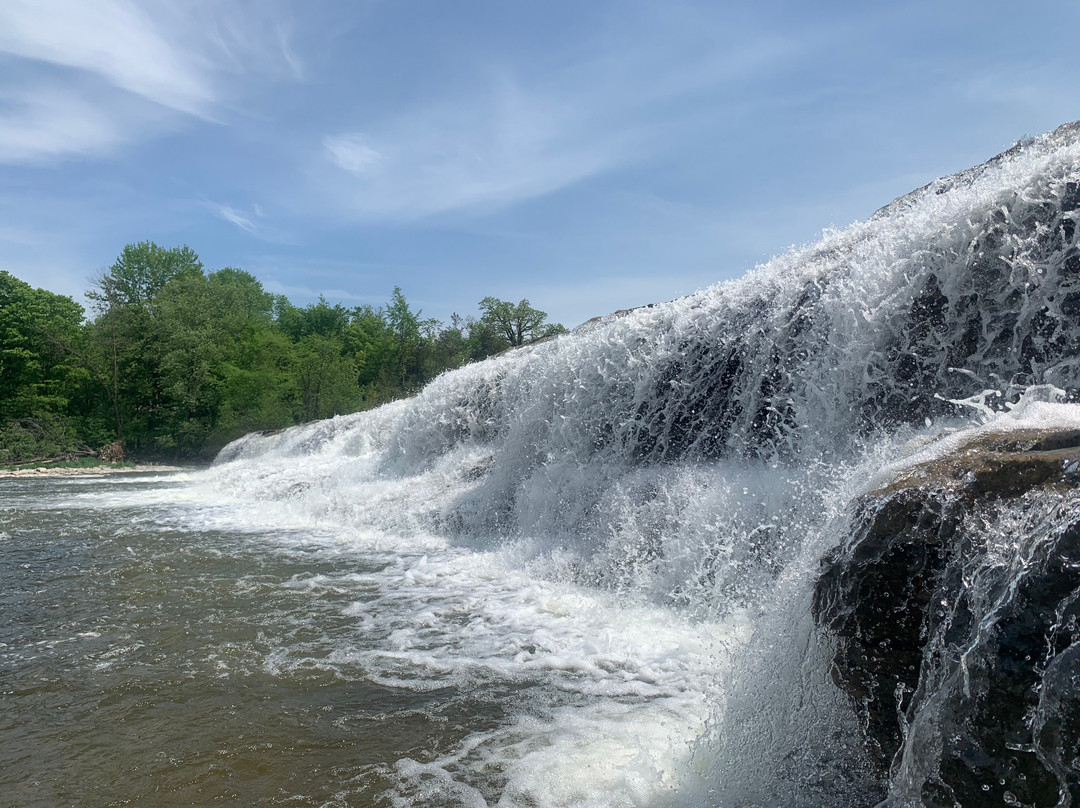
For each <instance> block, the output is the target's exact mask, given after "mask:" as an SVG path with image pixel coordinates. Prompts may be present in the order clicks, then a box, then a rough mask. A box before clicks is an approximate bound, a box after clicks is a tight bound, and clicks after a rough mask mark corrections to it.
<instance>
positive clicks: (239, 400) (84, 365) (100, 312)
mask: <svg viewBox="0 0 1080 808" xmlns="http://www.w3.org/2000/svg"><path fill="white" fill-rule="evenodd" d="M86 298H87V299H88V300H89V301H90V311H89V313H87V312H86V311H85V310H84V308H83V307H82V306H81V305H79V304H78V303H76V302H75V301H74V300H73V299H72V298H71V297H67V296H64V295H58V294H54V293H52V292H49V291H47V290H45V289H36V288H34V287H32V286H30V285H29V284H27V283H25V282H23V281H21V280H19V279H18V278H16V277H14V276H13V275H11V274H10V273H8V272H6V271H3V270H0V467H2V466H4V465H18V464H22V463H32V462H38V463H40V462H42V459H43V458H45V459H53V458H62V457H65V456H86V457H98V458H99V459H101V460H105V461H115V460H125V459H128V460H130V459H137V460H140V461H148V460H153V461H157V462H164V461H170V462H176V461H190V460H198V459H203V460H205V459H209V458H211V457H213V456H214V455H215V454H216V453H217V451H218V450H219V449H221V447H222V446H224V445H225V444H227V443H229V442H230V441H232V440H235V439H236V438H238V437H240V436H242V435H244V434H246V433H248V432H255V431H261V430H272V429H282V428H285V427H289V426H294V425H297V424H302V423H307V422H310V421H317V420H321V419H324V418H329V417H332V416H334V415H344V414H347V413H352V412H357V411H360V410H367V409H372V408H374V407H377V406H379V405H381V404H384V403H386V402H388V401H392V400H394V399H398V398H403V397H406V396H409V395H412V394H414V393H416V392H417V391H418V390H420V389H421V388H422V387H423V386H424V385H426V384H427V383H428V382H430V381H431V380H432V379H434V378H435V377H436V376H438V375H439V374H440V373H443V372H444V371H447V370H451V369H454V368H458V367H461V366H462V365H465V364H467V363H469V362H474V361H477V360H480V359H484V358H486V357H488V356H492V355H494V354H498V353H502V352H503V351H506V350H508V349H511V348H515V347H519V346H522V345H527V344H529V343H533V342H537V341H539V340H542V339H546V338H548V337H551V336H555V335H557V334H562V333H565V332H566V329H565V328H564V327H563V326H562V325H560V324H558V323H549V322H548V321H547V314H546V313H545V312H542V311H539V310H538V309H535V308H533V307H532V306H531V305H530V304H529V301H528V300H521V301H520V302H519V303H511V302H509V301H505V300H500V299H498V298H495V297H485V298H484V299H483V300H481V301H479V303H478V304H477V305H478V310H479V316H465V317H462V316H460V315H458V314H453V315H452V316H451V318H450V322H449V323H442V322H440V321H438V320H435V319H431V318H424V317H423V316H422V312H421V311H420V310H419V309H416V310H414V309H413V308H412V307H411V306H410V305H409V303H408V301H407V300H406V299H405V295H404V294H403V293H402V291H401V288H400V287H394V290H393V294H392V295H391V299H390V300H389V301H388V302H387V303H385V304H384V305H382V306H375V305H370V304H365V305H361V306H355V307H353V308H347V307H345V306H344V305H342V304H340V303H334V304H331V303H329V302H327V301H326V300H325V299H324V298H322V297H320V298H319V301H318V302H317V303H312V304H310V305H308V306H304V307H299V306H296V305H294V304H292V303H291V302H290V301H289V300H288V299H287V298H285V297H284V296H283V295H274V294H271V293H269V292H267V291H265V290H264V289H263V286H262V284H261V283H260V282H259V280H258V279H256V278H255V276H253V275H251V274H250V273H248V272H245V271H243V270H240V269H235V268H232V267H225V268H223V269H219V270H212V271H207V270H206V269H204V267H203V264H202V262H201V261H200V260H199V257H198V255H197V254H196V253H195V252H194V251H193V250H192V249H191V248H190V247H187V246H183V247H173V248H165V247H161V246H159V245H157V244H155V243H153V242H149V241H145V242H141V243H138V244H129V245H127V246H126V247H124V249H123V251H122V252H121V254H120V256H119V257H118V258H117V259H116V262H115V263H114V264H113V265H112V266H111V267H109V268H108V269H105V270H103V271H101V272H100V273H99V274H98V275H97V277H95V278H94V279H93V280H92V282H91V288H90V289H89V290H87V292H86ZM95 447H100V448H95Z"/></svg>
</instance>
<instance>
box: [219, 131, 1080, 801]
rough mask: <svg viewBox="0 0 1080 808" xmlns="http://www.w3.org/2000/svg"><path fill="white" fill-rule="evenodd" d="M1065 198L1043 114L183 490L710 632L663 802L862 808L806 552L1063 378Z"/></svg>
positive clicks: (1068, 213)
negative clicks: (710, 270) (700, 708)
mask: <svg viewBox="0 0 1080 808" xmlns="http://www.w3.org/2000/svg"><path fill="white" fill-rule="evenodd" d="M1078 209H1080V125H1078V124H1070V125H1066V126H1063V127H1061V128H1059V129H1058V130H1056V131H1055V132H1052V133H1050V134H1048V135H1045V136H1043V137H1041V138H1037V139H1034V140H1031V141H1029V142H1025V143H1023V144H1019V145H1017V146H1016V147H1014V148H1013V149H1010V150H1009V151H1008V152H1005V153H1004V154H1002V155H1000V156H998V157H996V158H994V159H993V160H991V161H990V162H988V163H986V164H984V165H982V166H979V167H978V168H975V169H971V170H969V171H966V172H963V173H961V174H958V175H955V176H952V177H948V178H945V179H942V180H938V181H936V182H933V183H931V184H929V185H927V186H926V187H924V188H922V189H919V190H917V191H915V192H913V193H911V194H909V195H907V196H904V197H902V198H900V199H898V200H896V201H894V202H893V203H892V204H890V205H888V206H886V207H884V208H882V209H881V210H880V211H878V212H877V213H876V214H874V215H873V216H872V217H870V218H869V219H868V220H867V221H865V222H861V223H857V224H854V225H852V226H850V227H848V228H846V229H843V230H838V231H834V232H828V233H826V234H825V235H824V236H823V238H822V239H821V240H820V241H819V242H818V243H816V244H813V245H811V246H808V247H805V248H800V249H793V250H791V251H790V252H788V253H785V254H783V255H781V256H779V257H777V258H774V259H773V260H771V261H769V262H768V263H767V264H765V265H763V266H759V267H757V268H756V269H754V270H753V271H751V272H750V273H748V274H747V275H746V276H745V277H743V278H740V279H738V280H736V281H732V282H728V283H724V284H720V285H717V286H714V287H712V288H709V289H706V290H704V291H701V292H698V293H697V294H694V295H691V296H689V297H685V298H680V299H678V300H674V301H671V302H668V303H663V304H657V305H652V306H648V307H643V308H640V309H636V310H633V311H630V312H625V313H620V314H619V315H617V316H615V315H613V316H610V317H606V318H601V319H600V320H599V321H595V322H590V323H589V324H586V325H585V326H582V327H580V328H579V329H577V330H576V331H574V332H573V333H571V334H568V335H565V336H562V337H558V338H555V339H552V340H550V341H547V342H542V343H539V344H534V345H531V346H527V347H525V348H521V349H519V350H514V351H511V352H509V353H506V354H504V355H501V356H498V357H494V358H491V359H488V360H485V361H483V362H478V363H475V364H472V365H469V366H466V367H464V368H461V369H460V370H456V371H452V372H449V373H446V374H444V375H442V376H440V377H439V378H437V379H436V380H435V381H433V382H432V383H431V384H429V385H428V386H427V387H426V388H425V389H424V390H422V391H421V392H420V393H419V394H418V395H417V396H415V397H414V398H411V399H409V400H406V401H399V402H395V403H392V404H389V405H386V406H384V407H382V408H380V409H378V410H375V411H371V412H366V413H358V414H354V415H349V416H342V417H338V418H334V419H331V420H328V421H322V422H318V423H314V424H308V425H304V426H299V427H295V428H292V429H288V430H285V431H284V432H281V433H278V434H272V435H258V434H255V435H249V436H246V437H245V438H242V439H240V440H239V441H237V442H235V443H233V444H231V445H230V446H228V447H226V448H225V449H224V450H223V451H222V453H221V455H220V456H219V458H218V461H217V464H216V466H215V468H214V469H213V470H212V471H211V472H210V473H209V475H208V482H206V483H205V485H207V486H211V487H213V488H214V490H215V491H217V492H219V493H220V492H223V493H224V494H226V495H228V496H229V497H232V498H233V499H235V500H236V501H241V502H247V503H250V504H251V506H252V508H253V510H252V513H254V512H255V511H256V510H257V511H258V512H259V513H260V517H259V518H263V519H277V520H280V521H282V522H288V521H289V520H306V521H307V522H313V523H317V524H324V525H333V526H337V527H344V528H347V529H349V530H352V531H355V532H356V533H357V534H364V535H378V536H388V535H394V536H418V537H438V538H439V539H440V540H441V541H446V542H448V543H449V544H450V546H454V547H459V548H464V549H466V550H470V551H476V552H499V553H501V554H503V556H504V557H505V558H507V559H510V563H512V565H514V566H516V568H518V569H522V570H526V571H527V572H528V574H529V575H530V576H533V577H535V578H536V579H538V580H550V581H563V582H570V583H573V584H574V585H580V586H583V587H586V588H587V589H588V590H591V591H600V592H604V593H612V594H614V595H616V596H617V597H619V598H624V599H625V600H626V602H627V603H628V604H637V605H645V606H649V607H657V608H663V609H670V610H672V613H675V614H678V615H680V619H688V620H691V621H694V620H698V621H712V622H715V623H717V624H723V625H725V626H727V627H729V628H730V629H731V630H732V632H733V634H732V635H731V636H733V637H734V636H737V637H738V638H739V639H738V641H737V642H736V641H734V640H733V641H732V642H731V643H730V644H729V646H727V647H726V650H721V651H718V652H717V653H720V654H722V655H726V656H724V660H725V661H724V662H723V664H722V665H720V666H718V668H717V670H719V671H722V675H721V674H718V676H720V678H721V679H722V681H719V682H718V683H716V687H715V692H713V691H710V698H712V699H713V704H712V705H711V708H710V715H709V718H708V720H707V722H706V724H707V726H705V727H703V728H702V729H701V731H700V733H699V734H698V736H697V738H696V740H695V741H694V743H695V746H694V750H693V753H692V755H691V756H690V759H689V760H688V762H687V763H686V765H685V769H684V771H682V772H681V774H680V784H681V785H680V788H681V789H682V790H681V791H680V793H681V794H683V795H694V796H693V797H692V798H689V799H690V801H689V802H687V803H686V804H694V803H693V800H700V801H701V802H703V803H706V804H708V803H713V804H718V805H755V804H760V805H775V804H782V805H797V804H798V805H844V804H850V805H867V804H872V803H873V802H874V801H876V800H879V799H884V798H885V797H886V793H887V790H888V788H887V783H886V782H885V781H884V780H883V779H882V775H881V774H880V772H875V771H874V770H873V767H871V766H868V765H867V764H866V763H865V761H864V760H863V759H862V756H861V755H862V747H861V742H860V741H859V740H858V738H859V733H860V728H859V726H858V721H857V719H856V717H855V716H854V715H853V714H852V712H851V710H850V708H849V706H848V704H847V702H846V701H845V697H844V696H843V694H841V693H840V692H839V691H838V690H837V689H836V687H835V686H834V685H833V684H832V682H831V681H830V680H829V673H828V671H829V653H830V652H829V648H828V642H829V641H828V638H823V637H822V635H821V634H820V632H819V631H818V630H817V629H816V628H815V626H814V621H813V618H812V616H811V613H812V606H811V600H812V589H813V586H814V583H815V581H816V580H817V576H818V571H819V562H820V559H821V558H822V557H823V556H825V554H826V553H828V552H829V551H830V550H832V549H833V548H835V547H837V546H838V545H841V544H842V543H843V542H844V540H845V535H846V531H848V530H849V527H850V514H851V506H850V503H851V501H852V500H853V498H855V497H857V496H858V495H860V494H862V493H865V492H866V491H868V490H870V487H871V486H872V485H874V484H877V483H880V481H881V479H882V476H881V475H882V473H883V469H887V468H888V467H889V464H891V463H895V462H896V461H897V459H898V458H900V457H902V456H903V455H905V454H910V453H911V452H913V451H915V450H916V449H917V448H918V447H921V446H922V445H924V443H925V442H926V441H928V440H930V439H931V438H933V437H936V436H937V435H940V434H942V433H948V432H950V431H955V430H964V429H971V428H975V427H977V426H978V425H979V424H981V423H983V422H984V421H986V420H987V419H991V420H993V419H995V418H996V419H1002V418H1005V419H1007V418H1009V417H1013V418H1014V419H1015V418H1017V417H1019V416H1018V415H1017V414H1016V412H1013V413H1012V415H1010V414H1009V413H1007V412H1006V410H1007V409H1008V407H1009V406H1015V404H1016V402H1017V401H1019V400H1022V397H1023V396H1024V394H1025V391H1029V390H1032V389H1034V388H1037V387H1040V388H1045V387H1047V386H1052V387H1053V388H1055V389H1057V390H1060V391H1061V395H1060V396H1059V398H1061V399H1062V400H1064V401H1066V402H1067V401H1072V400H1073V399H1075V397H1076V395H1077V394H1078V393H1080V366H1078V363H1080V350H1078V348H1080V342H1078V338H1080V243H1078V240H1077V233H1076V229H1077V219H1078V218H1080V210H1078ZM972 401H975V402H981V403H982V405H983V406H982V410H977V409H976V408H972V407H970V406H967V405H966V404H965V402H968V403H970V402H972ZM1063 406H1064V408H1065V410H1069V407H1071V406H1072V405H1068V404H1066V405H1063ZM1063 417H1064V416H1063ZM1069 417H1072V416H1071V415H1070V416H1069ZM1066 420H1067V419H1066ZM1028 534H1030V535H1033V536H1037V534H1036V533H1032V532H1031V531H1030V530H1029V531H1028ZM1032 541H1034V539H1032ZM1030 552H1034V551H1033V550H1031V551H1030ZM628 608H629V607H628ZM914 765H915V764H910V765H908V764H905V766H907V768H904V769H902V771H901V772H900V774H899V775H897V776H898V777H901V778H902V777H908V776H909V774H910V768H911V766H914ZM897 782H899V781H897ZM897 788H900V787H899V786H897Z"/></svg>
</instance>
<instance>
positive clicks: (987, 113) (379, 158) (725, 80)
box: [0, 0, 1080, 327]
mask: <svg viewBox="0 0 1080 808" xmlns="http://www.w3.org/2000/svg"><path fill="white" fill-rule="evenodd" d="M1078 30H1080V3H1077V2H1075V0H1044V1H1043V2H1041V3H1035V4H1027V5H1026V6H1024V7H1021V6H1018V5H1017V4H1016V3H1015V2H1003V1H1002V0H979V2H974V1H973V0H935V2H920V1H919V0H912V1H911V2H901V3H866V2H858V3H856V2H846V1H845V2H841V1H840V0H820V2H815V3H807V2H805V0H801V1H800V2H788V0H758V2H755V3H748V2H744V3H733V2H693V1H692V0H687V1H686V2H682V1H681V0H663V2H660V1H659V0H654V1H653V2H637V1H636V0H572V1H564V0H544V2H519V1H518V0H456V2H447V0H337V1H335V0H304V2H300V1H299V0H295V1H290V0H176V1H175V2H174V1H172V0H140V1H139V2H133V1H132V0H0V269H6V270H8V271H9V272H11V273H13V274H14V275H15V276H17V277H19V278H21V279H23V280H25V281H27V282H28V283H31V284H32V285H34V286H38V287H44V288H46V289H49V290H51V291H54V292H59V293H62V294H68V295H72V296H73V297H75V298H76V299H77V300H79V301H80V302H85V301H84V299H83V297H82V294H83V292H85V290H87V289H88V288H89V286H90V284H91V282H92V278H93V276H94V275H95V274H97V273H100V272H101V271H102V270H103V269H105V268H107V267H108V266H109V265H111V264H112V263H113V261H115V259H116V257H117V255H118V254H119V253H120V251H121V250H122V249H123V247H124V245H125V244H128V243H132V242H138V241H147V240H150V241H155V242H157V243H158V244H161V245H163V246H167V247H171V246H178V245H182V244H186V245H189V246H190V247H192V248H193V249H194V250H195V251H196V252H197V253H198V254H199V255H200V257H201V258H202V260H203V263H204V264H205V266H206V267H207V269H219V268H222V267H226V266H232V267H238V268H241V269H245V270H247V271H249V272H251V273H252V274H254V275H255V276H256V277H257V278H258V279H259V280H260V281H262V283H263V285H264V287H265V288H266V289H267V290H268V291H271V292H274V293H275V294H284V295H286V296H288V297H289V298H290V299H291V300H292V301H293V302H294V303H296V304H298V305H305V304H307V303H310V302H312V301H314V300H316V299H317V298H318V296H319V295H320V294H322V295H325V297H326V298H327V299H328V300H329V301H331V302H341V303H343V304H345V305H346V306H350V307H351V306H355V305H361V304H371V305H374V306H379V305H382V304H384V303H386V302H387V301H388V300H389V298H390V295H391V293H392V290H393V288H394V287H395V286H400V287H401V289H402V291H403V292H404V294H405V296H406V298H407V299H408V301H409V303H410V304H411V305H412V306H413V308H414V309H420V310H421V311H422V313H423V315H424V316H425V317H435V318H438V319H441V320H444V321H445V320H447V319H448V318H449V317H450V315H451V314H452V313H455V312H456V313H459V314H461V315H463V316H467V315H473V316H476V315H477V314H478V310H477V303H478V301H479V300H480V299H481V298H483V297H486V296H488V295H493V296H495V297H499V298H502V299H507V300H512V301H515V302H516V301H517V300H520V299H522V298H527V299H528V300H529V301H530V302H531V303H532V305H533V306H535V307H537V308H540V309H542V310H544V311H546V312H548V314H549V316H550V319H552V320H554V321H558V322H562V323H564V324H565V325H567V326H569V327H573V326H574V325H577V324H578V323H581V322H583V321H585V320H587V319H588V318H590V317H593V316H595V315H600V314H606V313H609V312H611V311H614V310H616V309H622V308H630V307H633V306H638V305H642V304H645V303H651V302H658V301H663V300H670V299H672V298H675V297H679V296H681V295H685V294H689V293H692V292H694V291H696V290H698V289H702V288H705V287H707V286H710V285H712V284H714V283H717V282H719V281H724V280H729V279H732V278H736V277H738V276H740V275H742V274H743V273H745V272H746V271H747V270H749V269H751V268H753V267H754V266H755V264H758V263H761V262H764V261H767V260H768V259H769V258H770V257H771V256H773V255H776V254H779V253H782V252H784V251H785V250H786V249H788V248H789V247H791V246H792V245H798V244H805V243H808V242H811V241H813V240H815V239H816V238H817V237H818V236H819V235H820V234H821V232H822V230H823V229H826V228H830V227H842V226H845V225H847V224H850V223H851V222H853V221H857V220H861V219H865V218H867V217H868V216H870V215H871V214H872V213H873V212H874V211H875V210H876V209H877V208H879V207H881V206H883V205H885V204H887V203H888V202H890V201H891V200H892V199H894V198H895V197H897V196H899V195H901V194H904V193H906V192H908V191H910V190H912V189H914V188H917V187H919V186H922V185H924V184H926V183H927V182H929V181H931V180H933V179H934V178H936V177H938V176H942V175H945V174H949V173H953V172H955V171H959V170H962V169H964V168H966V167H968V166H970V165H974V164H977V163H981V162H983V161H984V160H986V159H988V158H989V157H991V156H993V155H994V154H996V153H998V152H1000V151H1002V150H1003V149H1005V148H1008V147H1009V146H1011V145H1012V144H1013V143H1014V142H1016V141H1017V140H1019V139H1022V138H1023V137H1025V136H1030V135H1037V134H1040V133H1041V132H1044V131H1048V130H1050V129H1053V128H1054V127H1056V126H1057V125H1059V124H1061V123H1065V122H1067V121H1071V120H1075V119H1078V118H1080V48H1077V47H1076V39H1075V38H1076V31H1078Z"/></svg>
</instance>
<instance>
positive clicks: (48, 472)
mask: <svg viewBox="0 0 1080 808" xmlns="http://www.w3.org/2000/svg"><path fill="white" fill-rule="evenodd" d="M191 469H192V467H191V466H166V465H159V464H157V463H136V464H135V465H134V466H127V467H119V468H118V467H114V466H96V467H94V468H83V469H78V468H74V469H72V468H55V467H50V466H37V467H35V468H25V469H8V470H4V469H0V480H4V479H10V478H12V477H86V476H94V475H100V474H136V473H140V472H141V473H143V474H145V473H147V472H173V471H190V470H191Z"/></svg>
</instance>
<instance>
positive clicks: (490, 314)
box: [480, 297, 566, 347]
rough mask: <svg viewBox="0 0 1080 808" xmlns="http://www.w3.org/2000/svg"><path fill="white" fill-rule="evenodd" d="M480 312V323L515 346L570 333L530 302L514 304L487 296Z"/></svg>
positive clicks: (482, 301) (523, 301)
mask: <svg viewBox="0 0 1080 808" xmlns="http://www.w3.org/2000/svg"><path fill="white" fill-rule="evenodd" d="M480 311H482V312H483V314H482V315H481V317H480V322H481V323H483V324H485V325H488V326H490V327H491V328H493V329H494V330H495V331H496V333H498V334H499V335H500V336H501V337H503V338H504V339H505V340H506V341H507V343H508V344H509V345H510V346H511V347H518V346H521V345H527V344H528V343H530V342H536V341H537V340H538V339H543V338H544V337H551V336H554V335H556V334H565V333H566V329H565V328H563V326H562V325H560V324H559V323H548V322H547V312H543V311H540V310H539V309H534V308H533V307H532V306H530V305H529V301H528V300H522V301H521V302H520V303H518V304H517V305H514V304H513V303H511V302H510V301H508V300H499V299H498V298H496V297H485V298H484V299H483V300H481V301H480Z"/></svg>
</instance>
